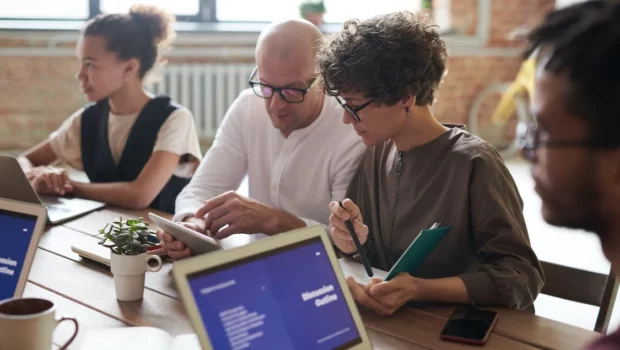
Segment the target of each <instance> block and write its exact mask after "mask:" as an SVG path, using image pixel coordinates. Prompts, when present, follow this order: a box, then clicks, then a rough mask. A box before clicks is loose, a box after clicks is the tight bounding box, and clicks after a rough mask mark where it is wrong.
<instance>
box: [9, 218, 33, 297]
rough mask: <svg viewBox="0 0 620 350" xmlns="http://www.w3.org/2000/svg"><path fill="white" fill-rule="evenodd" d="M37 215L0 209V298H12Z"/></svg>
mask: <svg viewBox="0 0 620 350" xmlns="http://www.w3.org/2000/svg"><path fill="white" fill-rule="evenodd" d="M36 223H37V217H36V216H33V215H27V214H22V213H15V212H11V211H7V210H2V209H0V236H1V237H2V244H0V300H4V299H8V298H12V297H13V296H14V295H15V290H16V289H17V282H18V281H19V275H20V273H21V271H22V266H23V264H24V261H25V260H26V254H27V253H28V246H29V245H30V240H31V239H32V233H33V232H34V227H35V225H36Z"/></svg>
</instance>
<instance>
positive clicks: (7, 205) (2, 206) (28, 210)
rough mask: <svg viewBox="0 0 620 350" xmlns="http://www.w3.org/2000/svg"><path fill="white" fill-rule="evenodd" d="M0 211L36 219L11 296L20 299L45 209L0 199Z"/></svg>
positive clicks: (42, 225)
mask: <svg viewBox="0 0 620 350" xmlns="http://www.w3.org/2000/svg"><path fill="white" fill-rule="evenodd" d="M0 210H4V211H8V212H13V213H18V214H25V215H32V216H35V217H36V218H37V222H36V223H35V225H34V229H33V231H32V236H31V237H30V244H29V245H28V250H27V252H26V257H25V258H24V261H23V265H22V270H21V272H20V275H19V279H18V280H17V288H16V289H15V293H14V294H13V298H16V297H21V296H22V294H23V293H24V288H26V282H28V274H30V267H31V266H32V261H33V260H34V254H35V252H36V251H37V247H38V246H39V239H40V238H41V233H42V232H43V231H44V230H45V223H46V222H47V209H45V207H44V206H42V205H36V204H31V203H24V202H17V201H13V200H10V199H4V198H0Z"/></svg>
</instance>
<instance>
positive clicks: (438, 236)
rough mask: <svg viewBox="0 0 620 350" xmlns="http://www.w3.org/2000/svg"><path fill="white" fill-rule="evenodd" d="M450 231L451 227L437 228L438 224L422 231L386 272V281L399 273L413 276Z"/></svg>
mask: <svg viewBox="0 0 620 350" xmlns="http://www.w3.org/2000/svg"><path fill="white" fill-rule="evenodd" d="M450 229H452V226H448V227H439V223H438V222H436V223H435V224H433V226H431V228H429V229H426V230H422V232H420V235H418V237H417V238H416V239H414V240H413V242H411V244H410V245H409V248H407V250H406V251H405V253H404V254H403V255H402V256H401V257H400V259H398V261H397V262H396V264H394V266H393V267H392V269H391V270H390V272H388V275H387V277H385V280H386V281H389V280H391V279H392V278H394V277H396V275H398V274H399V273H401V272H408V273H409V274H413V273H414V272H415V270H416V269H417V268H418V266H420V264H422V263H423V262H424V260H426V258H427V257H428V255H429V254H430V253H431V252H432V251H433V250H434V249H435V247H436V246H437V244H439V242H441V240H442V239H443V238H444V237H445V236H446V234H447V233H448V231H450Z"/></svg>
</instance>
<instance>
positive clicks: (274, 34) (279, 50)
mask: <svg viewBox="0 0 620 350" xmlns="http://www.w3.org/2000/svg"><path fill="white" fill-rule="evenodd" d="M322 37H323V34H322V33H321V31H320V30H319V29H318V28H317V27H316V26H315V25H314V24H312V23H310V22H308V21H306V20H301V19H292V20H287V21H280V22H273V23H271V24H269V26H267V28H265V29H264V30H263V31H262V32H261V34H260V36H259V37H258V42H257V43H256V61H257V62H260V61H262V60H272V61H273V60H277V61H293V62H298V63H299V64H310V65H311V66H312V69H314V58H315V56H316V50H317V47H318V45H319V41H320V40H321V38H322Z"/></svg>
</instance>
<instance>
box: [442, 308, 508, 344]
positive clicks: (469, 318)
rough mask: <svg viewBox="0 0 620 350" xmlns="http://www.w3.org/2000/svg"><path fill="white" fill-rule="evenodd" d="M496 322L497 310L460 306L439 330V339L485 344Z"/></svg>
mask: <svg viewBox="0 0 620 350" xmlns="http://www.w3.org/2000/svg"><path fill="white" fill-rule="evenodd" d="M495 322H497V312H495V311H491V310H483V309H478V308H477V307H475V306H471V305H470V306H461V307H458V308H457V309H456V310H454V313H452V316H450V319H449V320H448V323H446V326H445V327H444V329H443V331H442V332H441V339H443V340H447V341H453V342H458V343H465V344H471V345H484V344H486V342H487V340H488V339H489V336H490V335H491V331H492V330H493V327H494V326H495Z"/></svg>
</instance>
